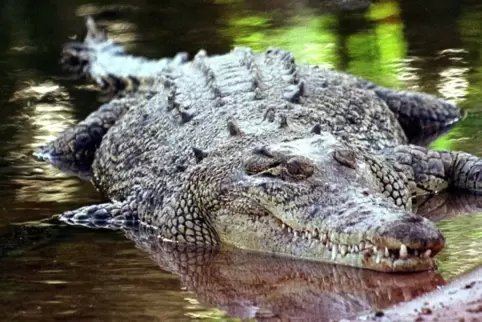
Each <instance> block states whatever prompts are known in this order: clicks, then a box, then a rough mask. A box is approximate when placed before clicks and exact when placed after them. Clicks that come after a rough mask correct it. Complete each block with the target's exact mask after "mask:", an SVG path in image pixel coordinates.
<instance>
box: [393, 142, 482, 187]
mask: <svg viewBox="0 0 482 322" xmlns="http://www.w3.org/2000/svg"><path fill="white" fill-rule="evenodd" d="M387 155H389V156H388V158H389V159H391V160H393V161H396V163H395V168H399V169H400V170H401V171H403V172H404V173H405V175H406V176H407V178H408V181H409V184H410V188H411V191H412V194H413V195H423V194H427V193H436V192H439V191H441V190H444V189H447V188H456V189H463V190H469V191H482V175H481V170H482V159H480V158H478V157H476V156H474V155H472V154H469V153H465V152H458V151H437V150H430V149H426V148H423V147H420V146H414V145H401V146H397V147H395V148H394V149H393V150H391V151H390V152H389V153H387Z"/></svg>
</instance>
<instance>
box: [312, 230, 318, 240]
mask: <svg viewBox="0 0 482 322" xmlns="http://www.w3.org/2000/svg"><path fill="white" fill-rule="evenodd" d="M317 237H318V229H315V232H314V233H313V238H317Z"/></svg>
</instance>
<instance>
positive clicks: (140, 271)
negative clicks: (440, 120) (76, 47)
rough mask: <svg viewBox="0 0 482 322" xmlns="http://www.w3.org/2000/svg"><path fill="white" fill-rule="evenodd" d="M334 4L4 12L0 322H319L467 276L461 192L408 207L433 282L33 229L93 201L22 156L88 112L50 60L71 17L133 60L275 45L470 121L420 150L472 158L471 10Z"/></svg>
mask: <svg viewBox="0 0 482 322" xmlns="http://www.w3.org/2000/svg"><path fill="white" fill-rule="evenodd" d="M342 3H343V6H341V7H340V6H339V5H337V4H336V1H335V0H324V1H322V0H318V1H316V0H300V1H287V0H268V1H255V0H212V1H201V0H180V1H154V0H138V1H135V0H125V1H120V2H119V1H117V2H113V1H108V0H98V1H96V2H89V1H88V0H73V1H55V0H50V1H47V0H40V1H35V2H34V1H31V0H17V1H4V2H2V3H1V4H0V17H1V19H0V77H1V79H2V82H0V104H1V109H2V112H3V113H2V117H1V118H0V140H1V142H2V144H1V145H0V204H1V206H0V214H1V216H2V219H3V220H2V222H1V223H0V274H1V275H2V279H1V280H0V308H1V310H0V311H1V313H0V318H2V320H25V319H26V318H30V319H33V320H50V319H52V318H61V319H64V320H69V319H71V320H76V321H77V320H80V319H86V320H147V321H149V320H156V321H157V320H160V321H166V320H179V319H181V320H183V319H184V320H185V319H208V320H219V319H225V318H226V317H230V316H233V317H239V318H249V317H256V318H257V319H260V320H263V319H266V320H269V319H271V318H275V319H276V318H280V317H283V318H290V317H302V316H305V317H307V318H308V317H313V318H314V319H315V320H319V319H321V318H322V317H324V316H326V317H327V318H328V317H332V318H334V317H340V315H341V314H345V313H346V315H350V314H353V313H356V312H359V311H361V310H366V309H367V308H383V307H387V306H389V305H391V304H393V303H397V302H400V301H405V300H408V299H409V298H412V297H414V296H416V295H418V294H421V293H423V292H426V291H429V290H432V289H433V288H435V287H436V286H437V285H441V284H444V283H445V282H446V281H449V280H451V279H452V278H453V277H455V276H457V275H459V274H461V273H463V272H466V271H468V270H469V269H471V268H472V267H475V266H477V265H480V264H481V263H482V251H481V249H482V238H481V237H482V228H481V227H482V211H481V208H482V198H481V197H476V196H473V195H458V196H454V195H445V194H444V195H440V196H437V197H436V198H432V199H429V200H422V201H420V205H419V209H418V211H419V212H420V213H423V214H425V215H427V216H428V217H429V218H432V219H434V220H438V226H439V227H440V228H441V230H442V231H443V233H444V235H445V237H446V244H447V246H446V248H445V249H444V250H443V251H442V252H441V253H440V254H439V255H438V258H439V271H438V272H437V273H430V272H427V273H423V274H416V275H410V277H408V276H396V277H395V275H387V274H377V273H374V272H367V271H361V270H355V269H350V268H345V267H338V266H331V265H325V264H320V263H308V262H300V261H292V260H289V259H284V258H272V257H266V256H261V255H257V254H249V253H245V252H241V251H236V250H223V251H220V252H209V251H206V250H204V251H202V252H201V251H200V250H195V249H194V250H193V249H184V250H181V249H173V248H172V245H165V244H160V243H159V242H157V241H156V240H153V239H152V238H151V237H149V235H148V234H144V233H137V234H136V233H134V232H127V237H129V238H130V239H127V238H125V234H123V233H120V232H107V231H95V230H85V229H76V228H72V227H64V226H61V225H59V224H58V223H57V222H56V221H55V220H46V219H45V218H50V217H51V216H52V215H54V214H58V213H61V212H63V211H65V210H68V209H73V208H77V207H80V206H83V205H87V204H92V203H98V202H99V201H100V200H101V198H102V196H100V195H99V194H98V193H97V192H96V191H95V190H94V189H93V188H92V186H91V185H90V183H89V182H87V181H83V180H79V179H78V178H75V177H72V176H70V175H67V174H65V173H62V172H60V171H58V170H56V169H54V168H53V167H51V166H49V165H47V164H45V163H42V162H38V161H36V160H34V159H33V157H32V156H31V153H32V151H33V150H34V149H35V148H36V147H38V146H40V145H43V144H45V143H46V142H48V141H50V140H51V139H53V138H54V137H55V136H57V135H58V134H59V133H60V132H62V131H63V130H64V129H66V128H67V127H69V126H70V125H72V124H74V123H76V122H78V121H79V120H81V119H83V118H84V117H85V116H86V115H88V113H90V112H91V111H92V110H94V109H96V108H97V107H98V106H99V104H100V103H99V100H98V99H99V96H98V93H97V92H96V91H95V90H94V88H93V87H92V86H91V85H89V84H90V83H88V82H85V80H73V79H69V77H67V75H66V74H65V73H63V72H62V71H61V70H60V68H59V65H58V58H59V50H60V48H61V45H62V44H63V43H65V42H66V41H69V39H72V38H74V37H82V36H83V32H84V30H83V28H84V25H83V22H82V19H81V18H80V16H84V15H87V14H89V15H90V14H91V15H94V16H95V17H96V19H97V20H100V22H101V23H103V24H104V25H105V26H106V27H107V29H108V31H109V34H110V35H111V36H112V38H113V39H115V40H116V41H118V42H120V43H122V44H123V45H125V46H126V49H127V50H128V51H130V52H131V53H135V54H137V55H143V56H147V57H163V56H173V55H174V54H175V53H176V52H179V51H187V52H189V53H190V54H191V55H192V54H194V53H195V52H197V50H199V49H200V48H204V49H206V50H207V51H208V52H209V53H222V52H225V51H228V50H229V49H231V48H232V47H233V46H251V47H253V48H254V49H255V50H264V49H265V48H266V47H271V46H278V47H283V48H285V49H288V50H290V51H292V52H293V53H294V56H295V57H296V59H297V61H298V62H307V63H314V64H315V63H316V64H319V65H321V66H325V67H332V68H336V69H339V70H344V71H347V72H350V73H354V74H356V75H360V76H362V77H365V78H368V79H370V80H372V81H375V82H378V83H380V84H383V85H386V86H393V87H396V88H402V89H409V90H419V91H426V92H429V93H432V94H435V95H438V96H441V97H443V98H445V99H448V100H452V101H454V102H456V103H457V104H459V105H460V106H461V107H463V108H464V109H465V110H466V111H467V112H468V117H467V118H466V119H465V120H464V121H463V122H461V123H460V124H459V125H457V126H456V127H455V128H454V129H452V130H451V131H450V132H448V133H447V134H445V135H443V136H442V137H441V138H439V139H437V140H436V141H435V142H434V143H432V147H433V148H437V149H451V150H463V151H467V152H471V153H474V154H476V155H479V156H481V155H482V144H480V143H479V142H478V140H477V138H479V137H481V134H482V133H481V130H480V129H481V128H482V126H481V125H482V115H481V111H482V108H481V106H482V105H481V103H480V102H481V101H482V99H481V98H482V92H481V90H480V89H481V88H482V5H481V4H479V3H478V1H473V0H472V1H471V0H437V1H435V0H430V1H424V2H423V5H421V4H420V2H419V1H415V0H400V1H395V0H380V1H375V2H374V3H373V4H371V5H370V4H369V3H368V1H364V0H349V1H342ZM456 214H466V215H464V216H454V215H456ZM28 221H32V222H31V223H25V222H28ZM22 223H24V224H22ZM133 241H134V242H135V245H136V246H137V248H136V247H134V245H133ZM146 255H148V256H146ZM148 257H150V259H149V258H148ZM153 260H154V262H153ZM186 263H189V265H187V266H186ZM159 268H160V269H159ZM343 312H345V313H343Z"/></svg>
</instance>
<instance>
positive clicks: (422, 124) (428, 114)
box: [368, 84, 463, 145]
mask: <svg viewBox="0 0 482 322" xmlns="http://www.w3.org/2000/svg"><path fill="white" fill-rule="evenodd" d="M368 87H372V89H373V90H374V91H375V93H376V94H377V95H378V97H380V98H381V99H382V100H384V101H385V102H386V104H387V105H388V107H389V108H390V110H391V111H392V112H393V113H394V114H395V116H396V117H397V118H398V121H399V122H400V124H401V126H402V128H403V130H404V132H405V134H406V135H407V138H408V140H409V142H410V143H412V144H418V145H428V144H429V143H430V142H431V141H433V140H434V139H435V138H436V137H437V136H439V135H440V134H441V133H443V132H445V131H447V130H449V129H450V128H451V127H452V126H454V125H455V124H456V123H457V122H458V121H460V120H461V119H462V118H463V113H462V112H461V110H460V109H458V108H457V107H456V106H455V105H454V104H451V103H449V102H447V101H444V100H442V99H439V98H436V97H435V96H432V95H428V94H424V93H415V92H404V91H396V90H392V89H389V88H384V87H380V86H376V85H374V84H372V85H371V86H368Z"/></svg>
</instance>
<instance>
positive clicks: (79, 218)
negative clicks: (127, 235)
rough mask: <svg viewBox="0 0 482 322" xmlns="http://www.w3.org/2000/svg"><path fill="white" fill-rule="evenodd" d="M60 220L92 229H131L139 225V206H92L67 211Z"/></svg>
mask: <svg viewBox="0 0 482 322" xmlns="http://www.w3.org/2000/svg"><path fill="white" fill-rule="evenodd" d="M60 220H61V221H64V222H66V223H68V224H72V225H81V226H88V227H91V228H109V229H120V228H129V227H133V226H135V225H136V224H137V223H138V216H137V206H136V203H135V202H129V201H126V202H110V203H103V204H98V205H90V206H85V207H81V208H79V209H76V210H72V211H67V212H65V213H63V214H62V215H61V217H60Z"/></svg>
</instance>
